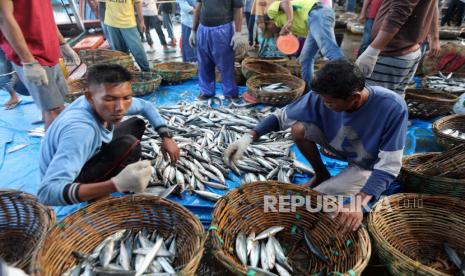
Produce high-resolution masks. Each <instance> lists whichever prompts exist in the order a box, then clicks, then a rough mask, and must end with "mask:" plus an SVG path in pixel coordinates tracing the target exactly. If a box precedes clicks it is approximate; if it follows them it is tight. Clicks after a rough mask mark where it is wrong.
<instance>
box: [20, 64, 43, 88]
mask: <svg viewBox="0 0 465 276" xmlns="http://www.w3.org/2000/svg"><path fill="white" fill-rule="evenodd" d="M21 64H22V65H23V73H24V77H25V78H26V80H27V81H28V82H30V83H32V84H34V85H37V86H42V85H48V77H47V72H46V71H45V69H44V68H42V65H40V64H39V63H38V62H37V61H33V62H22V63H21Z"/></svg>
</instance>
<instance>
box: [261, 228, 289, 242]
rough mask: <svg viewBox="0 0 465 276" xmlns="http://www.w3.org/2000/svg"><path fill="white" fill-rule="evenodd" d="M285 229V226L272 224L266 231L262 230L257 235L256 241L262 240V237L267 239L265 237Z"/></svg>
mask: <svg viewBox="0 0 465 276" xmlns="http://www.w3.org/2000/svg"><path fill="white" fill-rule="evenodd" d="M283 229H284V227H283V226H272V227H270V228H268V229H266V230H265V231H263V232H261V233H260V234H258V235H257V236H256V237H255V239H254V240H255V241H258V240H262V239H265V238H268V237H270V236H273V235H275V234H276V233H278V232H280V231H282V230H283Z"/></svg>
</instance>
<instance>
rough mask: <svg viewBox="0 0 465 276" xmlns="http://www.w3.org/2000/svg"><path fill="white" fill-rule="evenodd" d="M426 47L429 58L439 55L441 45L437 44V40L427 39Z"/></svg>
mask: <svg viewBox="0 0 465 276" xmlns="http://www.w3.org/2000/svg"><path fill="white" fill-rule="evenodd" d="M428 45H429V54H428V56H429V57H437V56H438V55H439V51H440V50H441V44H440V42H439V39H436V38H433V39H428Z"/></svg>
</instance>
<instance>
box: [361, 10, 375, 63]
mask: <svg viewBox="0 0 465 276" xmlns="http://www.w3.org/2000/svg"><path fill="white" fill-rule="evenodd" d="M373 22H374V19H373V18H367V19H366V20H365V26H364V28H363V37H362V44H361V45H360V48H359V49H358V56H360V55H361V54H362V53H363V52H365V50H366V49H367V48H368V46H370V43H371V29H372V28H373Z"/></svg>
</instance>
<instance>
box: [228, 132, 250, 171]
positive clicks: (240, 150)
mask: <svg viewBox="0 0 465 276" xmlns="http://www.w3.org/2000/svg"><path fill="white" fill-rule="evenodd" d="M252 141H253V138H252V135H250V134H248V133H247V134H244V136H242V137H241V139H239V140H237V141H235V142H234V143H232V144H230V145H229V146H228V148H227V149H226V150H225V151H224V157H223V159H224V162H225V163H226V164H227V165H231V162H235V161H237V160H239V159H241V158H242V157H243V156H244V152H245V151H246V150H247V148H248V147H249V145H250V144H251V143H252Z"/></svg>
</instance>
